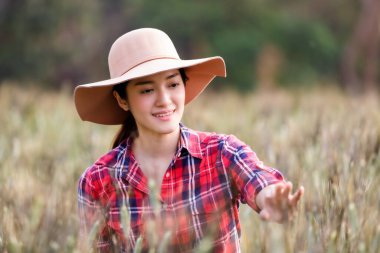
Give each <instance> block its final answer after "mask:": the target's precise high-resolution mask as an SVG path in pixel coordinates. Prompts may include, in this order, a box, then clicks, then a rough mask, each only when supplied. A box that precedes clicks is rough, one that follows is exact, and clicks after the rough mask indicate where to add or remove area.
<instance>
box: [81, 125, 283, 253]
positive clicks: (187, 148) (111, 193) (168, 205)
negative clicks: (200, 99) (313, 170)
mask: <svg viewBox="0 0 380 253" xmlns="http://www.w3.org/2000/svg"><path fill="white" fill-rule="evenodd" d="M132 141H133V140H132V139H131V138H129V139H126V140H125V141H124V142H123V143H121V144H120V145H119V146H118V147H117V148H115V149H113V150H111V151H110V152H109V153H108V154H106V155H104V156H102V157H101V158H100V159H99V160H98V161H97V162H95V164H93V165H92V166H91V167H89V168H88V169H87V170H86V171H85V172H84V174H83V175H82V177H81V178H80V181H79V187H78V202H79V214H80V222H81V228H82V229H81V234H82V236H86V235H87V237H86V238H89V237H90V240H92V241H93V242H94V244H95V245H94V247H95V248H97V250H98V251H101V252H110V251H115V250H116V251H117V252H132V251H133V249H134V248H135V247H137V246H138V247H142V252H144V250H147V249H148V248H149V245H150V246H151V247H153V245H155V246H157V247H162V248H165V250H164V251H163V252H193V251H196V249H197V247H202V245H203V246H205V245H207V243H205V242H211V245H212V246H211V250H210V251H211V252H240V244H239V237H240V222H239V216H238V207H239V202H241V203H248V204H249V205H250V206H251V207H252V208H253V209H254V210H256V211H259V210H258V208H257V206H256V204H255V201H254V200H255V197H256V195H257V194H258V192H260V190H261V189H263V188H264V187H266V186H268V185H270V184H274V183H277V182H279V181H282V180H283V176H282V175H281V173H280V172H279V171H277V170H275V169H273V168H269V167H266V166H264V165H263V163H262V162H261V161H259V160H258V158H257V156H256V154H255V153H254V152H253V151H252V150H251V149H250V148H249V147H248V146H247V145H246V144H244V143H243V142H241V141H239V140H238V139H237V138H236V137H234V136H232V135H219V134H215V133H205V132H196V131H193V130H191V129H188V128H186V127H184V126H183V125H181V138H180V141H179V143H178V148H177V152H176V155H175V157H174V158H173V160H172V162H171V164H170V166H169V167H168V169H167V171H166V173H165V174H164V177H163V179H162V185H161V189H160V190H161V191H160V193H159V194H158V193H156V194H153V193H152V187H148V180H147V178H146V177H145V176H144V174H143V173H142V171H141V169H140V168H139V166H138V164H137V162H136V160H135V158H134V155H133V152H132V148H131V147H132ZM138 238H141V239H139V240H138ZM115 242H117V243H115ZM208 245H210V244H208Z"/></svg>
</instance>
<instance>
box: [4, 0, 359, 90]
mask: <svg viewBox="0 0 380 253" xmlns="http://www.w3.org/2000/svg"><path fill="white" fill-rule="evenodd" d="M339 3H340V2H337V3H336V4H330V3H324V4H321V5H323V6H324V7H325V8H320V11H319V12H315V13H313V15H311V14H310V13H312V12H313V10H312V8H313V4H312V2H307V3H305V2H300V1H298V2H297V3H295V2H291V1H285V2H283V1H250V0H223V1H220V0H204V1H199V0H198V1H176V0H162V1H148V0H117V1H100V0H91V1H90V0H84V1H79V2H78V1H74V0H67V1H47V0H33V1H26V0H17V1H14V0H4V1H3V3H2V4H1V5H0V14H1V15H0V16H1V17H0V38H1V40H0V80H4V79H16V80H37V81H38V80H42V81H44V82H45V83H46V82H47V83H50V84H51V83H55V84H56V85H60V84H61V83H63V82H65V81H69V82H72V83H78V82H80V83H85V82H90V81H95V80H101V79H106V78H108V68H107V54H108V50H109V48H110V46H111V44H112V42H113V41H114V40H115V39H116V38H117V37H118V36H120V35H121V34H123V33H125V32H127V31H129V30H131V29H135V28H140V27H156V28H160V29H162V30H164V31H165V32H167V33H168V34H169V35H170V37H171V38H172V39H173V40H174V42H175V44H176V46H177V48H178V51H179V53H180V55H181V57H182V58H184V59H188V58H194V57H208V56H211V55H220V56H222V57H224V58H225V60H226V64H227V71H228V79H226V80H222V79H217V82H219V83H220V84H222V85H229V84H230V83H234V84H235V86H234V87H236V88H237V89H239V90H249V89H252V88H254V87H255V85H256V81H257V73H256V71H257V70H256V68H257V67H258V65H257V64H258V57H259V56H260V53H261V52H262V50H263V48H265V47H266V46H267V45H268V44H271V45H275V46H276V47H277V49H278V50H279V51H280V52H281V54H282V55H283V61H282V64H281V65H280V66H279V68H280V69H279V71H278V72H279V73H278V76H276V80H277V81H278V82H279V83H280V84H285V85H289V84H290V83H293V84H297V85H299V84H302V83H311V82H314V81H318V80H319V79H326V78H331V79H337V76H338V62H339V57H340V55H341V50H342V47H341V46H340V45H341V44H342V43H344V40H345V39H346V37H347V34H349V32H350V31H349V29H350V26H349V25H350V24H351V23H352V19H353V18H352V16H354V15H355V14H356V12H355V7H356V4H354V3H345V6H344V7H342V8H341V5H340V4H339ZM328 7H331V8H338V7H339V8H341V9H342V13H339V15H335V13H334V15H332V14H331V13H330V15H327V16H328V17H327V18H325V17H324V15H326V9H328ZM301 10H302V11H305V10H306V11H307V10H309V14H310V15H304V14H303V12H302V11H301ZM319 15H320V16H319ZM332 16H333V17H332ZM216 87H217V86H216Z"/></svg>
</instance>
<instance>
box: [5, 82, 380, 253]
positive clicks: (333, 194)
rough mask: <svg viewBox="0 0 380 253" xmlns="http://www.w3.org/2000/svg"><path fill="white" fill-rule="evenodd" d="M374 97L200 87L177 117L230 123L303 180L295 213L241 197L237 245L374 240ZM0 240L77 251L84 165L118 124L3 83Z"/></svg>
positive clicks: (366, 244) (372, 245)
mask: <svg viewBox="0 0 380 253" xmlns="http://www.w3.org/2000/svg"><path fill="white" fill-rule="evenodd" d="M379 108H380V104H379V98H378V97H377V96H374V95H372V96H370V95H367V96H361V97H356V98H353V97H347V96H345V95H343V94H341V93H340V92H338V91H335V90H326V89H323V90H315V91H313V92H310V91H308V92H292V93H286V92H274V93H271V94H267V93H260V94H246V95H244V96H242V95H237V94H234V93H223V94H214V93H211V92H206V93H205V94H203V95H202V96H201V97H200V98H199V99H198V100H197V101H196V102H194V103H193V104H191V105H189V106H188V107H187V111H186V113H185V118H184V122H185V123H186V124H187V125H188V126H189V127H192V128H195V129H198V130H205V131H216V132H224V133H232V134H235V135H236V136H238V137H239V138H240V139H242V140H244V141H245V142H246V143H248V144H249V145H251V146H252V148H253V149H254V150H255V151H256V153H257V154H258V156H259V157H260V158H261V159H262V160H263V161H264V162H266V164H268V165H271V166H275V167H278V168H280V169H281V170H282V171H283V172H284V174H285V175H286V177H287V178H288V179H289V180H291V181H293V182H294V184H295V185H296V186H298V185H300V184H302V185H304V186H305V188H306V192H305V197H304V199H303V201H302V203H301V205H300V211H299V215H298V218H297V219H296V220H295V221H294V222H292V223H291V224H288V225H278V224H273V223H265V222H262V221H260V220H259V219H258V216H257V215H256V214H255V213H254V212H252V211H251V210H249V209H248V208H247V207H246V206H242V207H241V211H240V217H241V222H242V229H243V231H242V238H241V241H242V250H243V252H370V253H371V252H372V253H377V252H379V251H380V212H379V207H380V191H379V187H378V186H379V185H380V151H379V150H380V110H379ZM0 128H1V130H0V252H9V253H10V252H74V251H75V249H76V244H77V230H78V219H77V215H76V184H77V180H78V178H79V175H80V174H81V173H82V171H83V170H84V169H85V168H86V167H87V166H89V165H90V164H91V163H92V162H93V161H94V160H95V159H96V158H97V157H98V156H100V155H101V154H102V153H104V152H106V151H107V149H108V148H109V147H110V144H111V140H112V138H113V134H114V133H115V131H116V129H117V128H115V127H103V126H97V125H95V124H90V123H84V122H81V121H80V120H79V118H78V116H77V115H76V112H75V109H74V105H73V101H72V98H71V94H70V93H69V92H67V91H61V92H59V93H52V92H41V91H39V90H37V89H32V88H17V87H15V86H14V85H13V86H12V85H11V84H3V85H2V86H0Z"/></svg>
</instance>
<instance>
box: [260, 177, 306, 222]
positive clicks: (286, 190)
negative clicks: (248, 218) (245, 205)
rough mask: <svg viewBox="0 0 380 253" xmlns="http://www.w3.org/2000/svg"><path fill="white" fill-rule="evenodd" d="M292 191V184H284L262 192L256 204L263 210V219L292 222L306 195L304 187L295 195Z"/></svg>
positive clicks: (261, 215) (261, 214)
mask: <svg viewBox="0 0 380 253" xmlns="http://www.w3.org/2000/svg"><path fill="white" fill-rule="evenodd" d="M292 189H293V184H292V183H291V182H284V183H279V184H275V185H270V186H267V187H265V188H264V189H263V190H261V191H260V192H259V194H258V195H257V197H256V204H257V205H258V207H259V208H260V209H261V211H260V217H261V219H263V220H266V221H274V222H279V223H283V222H287V221H291V220H292V219H293V218H294V216H295V214H296V211H297V204H298V202H299V200H300V199H301V197H302V196H303V193H304V188H303V187H302V186H301V187H299V188H298V189H297V191H296V192H295V193H294V194H293V193H292Z"/></svg>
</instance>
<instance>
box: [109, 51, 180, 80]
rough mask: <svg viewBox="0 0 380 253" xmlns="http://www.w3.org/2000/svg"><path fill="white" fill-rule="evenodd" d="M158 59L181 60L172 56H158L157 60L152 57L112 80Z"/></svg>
mask: <svg viewBox="0 0 380 253" xmlns="http://www.w3.org/2000/svg"><path fill="white" fill-rule="evenodd" d="M158 59H173V60H180V59H179V58H177V57H170V56H158V57H155V58H151V57H150V58H149V59H147V60H144V61H139V63H138V64H135V65H133V66H132V67H130V68H128V69H127V70H126V71H124V72H122V73H121V74H120V75H118V76H115V77H112V76H111V78H116V77H120V76H122V75H124V74H126V73H127V72H129V71H131V70H132V69H134V68H136V67H138V66H140V65H142V64H144V63H146V62H150V61H154V60H158Z"/></svg>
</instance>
